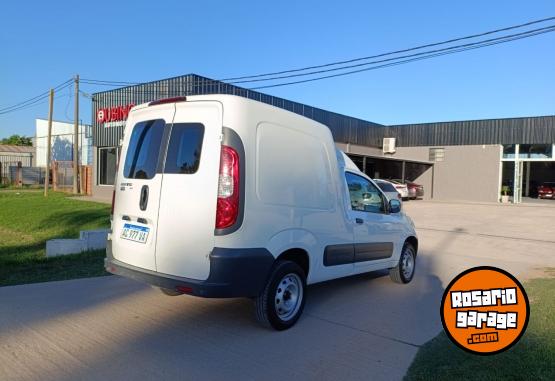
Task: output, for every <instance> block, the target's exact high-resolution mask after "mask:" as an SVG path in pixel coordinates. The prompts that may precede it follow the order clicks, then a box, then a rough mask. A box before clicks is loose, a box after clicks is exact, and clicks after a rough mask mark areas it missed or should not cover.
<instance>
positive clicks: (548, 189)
mask: <svg viewBox="0 0 555 381" xmlns="http://www.w3.org/2000/svg"><path fill="white" fill-rule="evenodd" d="M538 198H551V199H553V198H555V182H551V181H547V182H544V183H542V184H541V185H540V186H539V187H538Z"/></svg>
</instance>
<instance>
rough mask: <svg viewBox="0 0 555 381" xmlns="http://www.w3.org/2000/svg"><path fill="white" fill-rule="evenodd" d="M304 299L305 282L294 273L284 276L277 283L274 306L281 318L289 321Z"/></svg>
mask: <svg viewBox="0 0 555 381" xmlns="http://www.w3.org/2000/svg"><path fill="white" fill-rule="evenodd" d="M302 300H303V283H302V281H301V278H300V277H299V276H298V275H297V274H294V273H291V274H287V275H286V276H284V277H283V278H282V279H281V280H280V281H279V283H278V285H277V290H276V297H275V299H274V306H275V309H276V312H277V315H278V316H279V318H280V319H281V320H284V321H287V320H290V319H291V318H292V317H294V316H295V314H296V313H297V311H299V308H300V307H301V303H302Z"/></svg>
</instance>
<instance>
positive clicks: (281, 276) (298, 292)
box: [254, 261, 306, 331]
mask: <svg viewBox="0 0 555 381" xmlns="http://www.w3.org/2000/svg"><path fill="white" fill-rule="evenodd" d="M305 296H306V275H305V273H304V271H303V269H302V268H301V267H300V266H299V265H297V264H296V263H295V262H292V261H278V262H277V263H276V265H275V266H274V269H273V270H272V274H271V275H270V277H269V279H268V283H266V286H265V287H264V290H263V292H262V294H260V295H259V296H258V297H256V298H255V299H254V304H255V312H256V319H257V320H258V321H259V322H260V323H261V324H263V325H265V326H271V327H272V328H274V329H276V330H278V331H282V330H284V329H288V328H291V327H292V326H293V325H295V323H296V322H297V320H298V319H299V317H300V316H301V314H302V312H303V308H304V303H305V299H306V298H305Z"/></svg>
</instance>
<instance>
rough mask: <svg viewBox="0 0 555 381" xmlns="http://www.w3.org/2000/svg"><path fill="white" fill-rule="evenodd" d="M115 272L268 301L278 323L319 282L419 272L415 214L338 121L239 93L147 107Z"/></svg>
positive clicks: (266, 309) (134, 145)
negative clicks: (344, 145) (374, 172)
mask: <svg viewBox="0 0 555 381" xmlns="http://www.w3.org/2000/svg"><path fill="white" fill-rule="evenodd" d="M113 201H114V202H113V207H112V219H111V233H110V234H109V237H108V245H107V250H106V260H105V267H106V269H107V270H108V271H109V272H111V273H114V274H119V275H123V276H126V277H129V278H132V279H136V280H139V281H144V282H146V283H150V284H151V285H153V286H155V287H157V288H160V290H161V291H162V292H163V293H165V294H167V295H178V294H190V295H195V296H200V297H206V298H227V297H249V298H252V299H254V305H255V312H256V317H257V319H258V320H259V321H260V322H261V323H263V324H265V325H268V326H271V327H273V328H274V329H277V330H283V329H287V328H289V327H291V326H293V325H294V324H295V322H296V321H297V319H299V317H300V316H301V313H302V311H303V307H304V305H305V301H306V286H307V284H313V283H318V282H323V281H326V280H330V279H335V278H341V277H345V276H350V275H354V274H359V273H365V272H369V271H375V270H379V269H389V273H390V276H391V279H392V280H393V281H395V282H398V283H408V282H410V281H411V280H412V278H413V276H414V270H415V264H416V254H417V250H418V240H417V236H416V232H415V229H414V225H413V223H412V220H411V219H410V218H409V217H408V216H406V215H405V214H404V213H403V212H402V211H401V203H400V202H399V200H397V199H392V200H388V198H387V196H386V195H385V194H384V193H383V192H382V191H381V190H380V188H379V187H378V186H377V185H376V184H375V183H374V181H372V180H371V179H370V178H368V176H366V175H365V174H364V173H362V172H361V171H360V170H359V169H358V168H357V166H356V165H355V164H354V163H353V162H352V161H351V160H350V159H349V158H348V157H347V156H346V155H345V154H344V153H343V152H341V151H339V150H337V149H336V148H335V144H334V141H333V137H332V134H331V131H330V129H329V128H327V127H326V126H324V125H323V124H320V123H317V122H315V121H313V120H310V119H308V118H305V117H302V116H300V115H297V114H294V113H292V112H289V111H286V110H283V109H280V108H277V107H273V106H270V105H267V104H265V103H261V102H257V101H254V100H250V99H246V98H242V97H236V96H231V95H203V96H188V97H186V98H185V97H180V98H173V99H168V100H159V101H154V102H150V103H148V104H142V105H139V106H135V107H133V109H132V110H131V112H130V113H129V117H128V120H127V122H126V127H125V135H124V140H123V145H122V151H121V164H120V165H119V168H118V171H117V174H116V186H115V191H114V198H113Z"/></svg>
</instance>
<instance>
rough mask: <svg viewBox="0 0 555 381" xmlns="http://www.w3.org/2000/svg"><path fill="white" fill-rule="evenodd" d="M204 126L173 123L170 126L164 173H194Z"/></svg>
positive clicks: (198, 161)
mask: <svg viewBox="0 0 555 381" xmlns="http://www.w3.org/2000/svg"><path fill="white" fill-rule="evenodd" d="M203 136H204V126H203V125H202V124H200V123H175V124H174V125H173V126H172V132H171V136H170V143H169V145H168V153H167V155H166V166H165V168H164V173H188V174H191V173H195V172H196V171H197V170H198V166H199V164H200V154H201V152H202V138H203Z"/></svg>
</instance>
